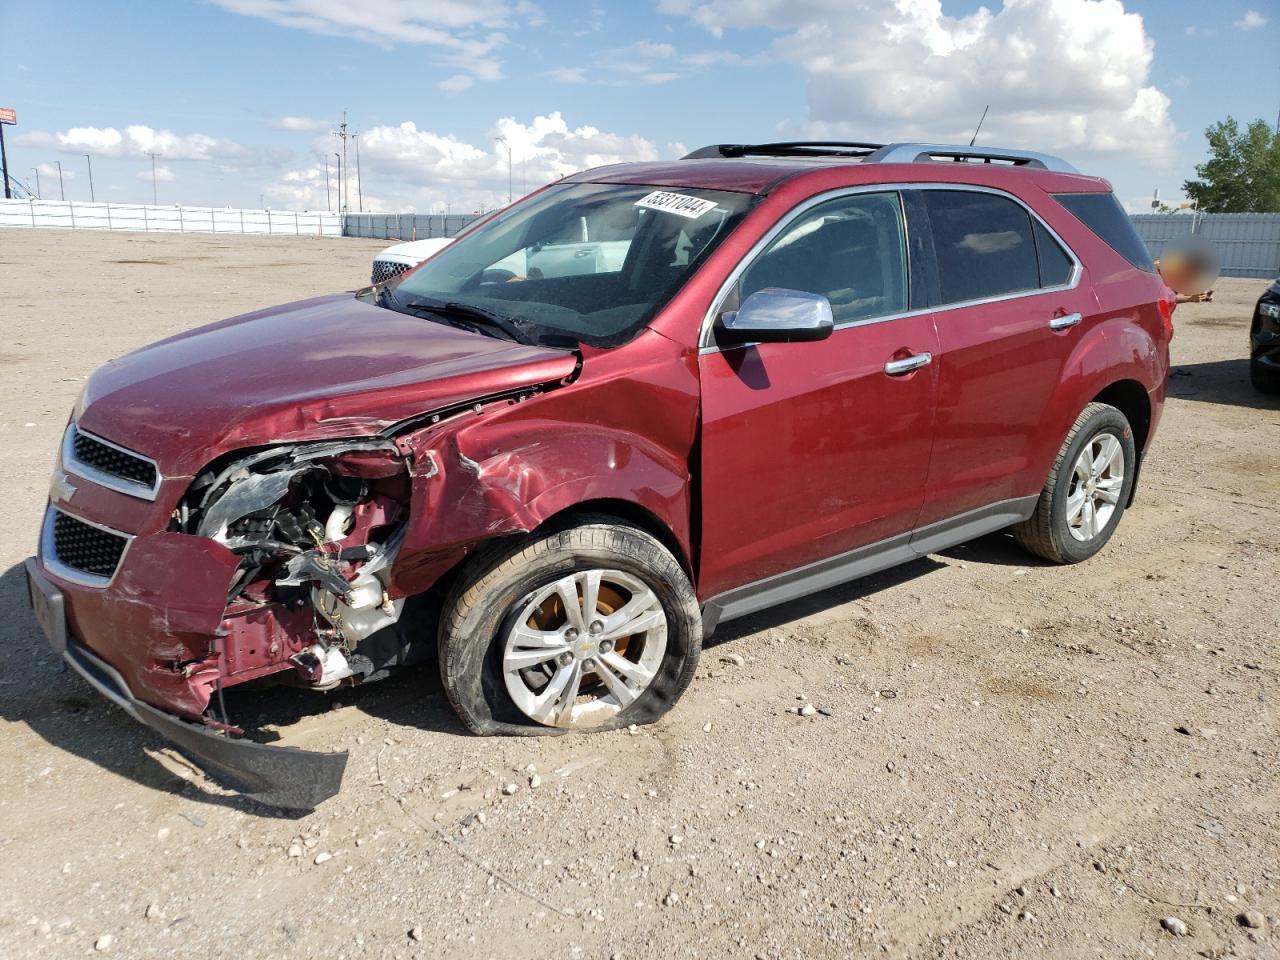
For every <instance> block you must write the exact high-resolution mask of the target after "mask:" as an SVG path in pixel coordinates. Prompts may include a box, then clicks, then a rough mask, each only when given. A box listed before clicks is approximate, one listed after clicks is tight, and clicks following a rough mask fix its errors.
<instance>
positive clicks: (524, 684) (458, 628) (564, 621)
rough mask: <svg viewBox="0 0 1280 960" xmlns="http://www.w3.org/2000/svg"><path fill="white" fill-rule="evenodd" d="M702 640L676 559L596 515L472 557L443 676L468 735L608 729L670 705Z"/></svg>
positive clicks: (447, 630) (453, 599)
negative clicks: (597, 520)
mask: <svg viewBox="0 0 1280 960" xmlns="http://www.w3.org/2000/svg"><path fill="white" fill-rule="evenodd" d="M701 645H702V618H701V613H700V611H699V608H698V603H697V599H696V598H695V596H694V593H693V588H692V586H691V585H690V584H689V579H688V577H687V576H685V572H684V570H683V569H682V568H681V567H680V564H679V563H678V562H677V561H676V559H675V557H673V556H672V555H671V552H670V551H669V550H667V549H666V548H665V547H664V546H663V545H662V544H661V543H660V542H658V541H657V540H656V539H655V538H653V537H652V536H650V535H649V534H647V533H645V532H644V531H642V530H639V529H637V528H635V527H630V526H625V525H623V524H618V523H613V522H609V521H604V520H601V521H599V522H585V523H583V524H582V525H580V526H576V527H572V528H569V529H566V530H562V531H559V532H556V533H551V534H547V535H544V536H541V537H539V538H537V539H535V540H533V541H531V542H530V541H525V542H522V543H519V544H499V545H497V546H496V547H494V548H493V549H492V550H490V551H487V552H485V553H482V554H480V555H479V556H477V558H476V559H475V560H474V561H473V562H472V563H471V564H469V565H468V567H467V568H466V569H465V570H464V571H463V573H462V576H461V577H460V578H459V582H458V583H457V585H456V586H455V587H454V590H453V591H452V593H451V595H450V597H449V599H448V600H447V601H446V607H445V612H444V616H443V617H442V619H441V624H440V672H441V677H442V679H443V682H444V688H445V692H446V693H447V694H448V696H449V700H450V702H451V703H452V704H453V707H454V709H455V710H456V711H457V712H458V716H459V717H460V718H461V719H462V722H463V723H464V724H465V725H466V726H467V728H468V729H470V730H471V731H472V732H473V733H479V734H496V733H508V734H535V733H550V732H555V731H565V730H609V729H614V728H616V727H619V726H626V725H629V724H632V723H637V724H640V723H650V722H652V721H653V720H656V719H657V718H658V717H659V716H661V715H662V714H663V713H665V712H666V711H667V710H668V709H670V707H671V706H672V704H674V703H675V701H676V699H677V698H678V697H679V696H680V694H681V693H683V692H684V689H685V687H687V686H688V685H689V681H690V680H691V679H692V678H693V672H694V669H695V668H696V666H697V663H698V653H699V651H700V649H701Z"/></svg>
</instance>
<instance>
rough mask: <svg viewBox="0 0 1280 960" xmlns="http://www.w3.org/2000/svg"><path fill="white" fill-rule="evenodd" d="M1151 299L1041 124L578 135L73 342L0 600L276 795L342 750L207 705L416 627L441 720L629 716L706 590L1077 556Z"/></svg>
mask: <svg viewBox="0 0 1280 960" xmlns="http://www.w3.org/2000/svg"><path fill="white" fill-rule="evenodd" d="M1168 297H1169V294H1168V292H1167V291H1166V290H1165V287H1164V285H1163V283H1162V282H1161V280H1160V278H1159V277H1158V276H1157V274H1156V273H1155V271H1154V269H1153V267H1152V263H1151V260H1150V258H1149V257H1148V256H1147V252H1146V250H1145V248H1144V247H1143V245H1142V243H1141V241H1140V240H1139V239H1138V238H1137V236H1136V234H1134V232H1133V230H1132V228H1131V227H1130V226H1129V223H1128V219H1127V218H1126V217H1125V216H1124V214H1123V212H1122V211H1121V209H1120V207H1119V205H1118V204H1117V202H1116V200H1115V198H1114V197H1113V196H1112V193H1111V190H1110V187H1109V186H1108V184H1107V183H1106V182H1105V181H1103V180H1100V179H1097V178H1094V177H1088V176H1082V175H1080V174H1078V173H1076V172H1075V171H1073V170H1072V169H1071V168H1070V167H1069V166H1067V165H1066V164H1065V163H1063V162H1062V161H1061V160H1058V159H1056V158H1054V157H1048V156H1043V155H1039V154H1030V153H1024V152H1016V151H1001V150H985V149H977V148H971V147H954V148H953V147H943V146H934V145H925V144H889V145H876V144H848V143H835V144H827V143H823V144H813V143H788V144H765V145H759V146H746V145H720V146H715V147H708V148H705V149H703V150H699V151H697V152H695V153H694V154H691V155H690V156H689V157H686V158H685V159H683V160H679V161H674V162H666V163H635V164H623V165H619V166H613V167H605V168H602V169H597V170H591V171H588V172H586V173H582V174H578V175H576V176H572V177H569V178H567V179H565V180H562V181H559V182H558V183H555V184H553V185H551V186H549V187H546V188H545V189H543V190H541V191H539V192H537V193H535V194H533V195H532V196H530V197H528V198H526V199H524V200H522V201H520V202H519V203H516V204H515V205H513V206H512V207H510V208H508V209H507V210H505V211H503V212H502V213H500V214H499V215H497V216H494V217H493V218H491V219H489V220H488V221H486V222H485V223H483V224H481V225H479V226H477V227H476V228H474V229H473V230H471V231H470V232H469V233H468V234H466V235H464V236H463V237H462V238H461V239H459V240H458V241H457V242H456V243H454V244H453V245H451V246H450V247H449V248H447V249H446V250H444V251H442V252H441V253H439V254H437V255H436V256H435V257H433V258H431V259H430V260H428V261H427V262H426V263H425V264H423V265H422V266H420V267H418V268H417V269H415V270H413V271H412V272H410V273H408V274H405V275H402V276H400V277H396V278H395V279H393V280H390V281H388V282H386V283H383V284H379V285H376V286H374V287H370V288H368V289H365V290H361V291H359V292H358V293H355V294H350V293H348V294H336V295H333V296H326V297H320V298H317V299H313V300H307V301H303V302H301V303H295V304H290V305H287V306H281V307H272V308H270V309H267V310H261V311H258V312H256V313H251V314H247V315H245V316H241V317H237V318H234V319H231V320H226V321H223V322H221V323H216V324H213V325H212V326H208V327H204V328H201V329H198V330H193V331H191V332H189V333H184V334H181V335H179V336H176V337H173V338H170V339H168V340H164V341H162V342H160V343H157V344H154V345H152V346H149V347H146V348H144V349H142V350H139V351H137V352H135V353H132V354H129V355H128V356H125V357H123V358H120V359H118V360H115V361H113V362H111V363H108V364H107V365H106V366H104V367H103V368H101V369H100V370H98V371H97V372H96V373H95V374H94V375H93V376H92V377H91V378H90V379H89V381H88V383H87V385H86V386H85V389H84V392H83V394H82V396H81V398H80V400H79V402H78V403H77V404H76V407H75V410H74V412H73V413H72V416H71V420H70V423H69V424H68V426H67V431H66V435H65V437H64V440H63V443H62V448H61V453H60V456H59V459H58V464H57V468H56V470H55V472H54V478H53V482H52V485H51V487H50V497H49V506H48V512H47V514H46V516H45V520H44V526H43V531H42V535H41V540H40V547H39V554H38V556H37V557H34V558H32V559H31V560H29V561H28V562H27V571H28V575H29V580H30V585H31V596H32V602H33V605H34V607H35V610H36V613H37V617H38V619H39V620H40V622H41V624H42V626H43V627H44V629H45V631H46V632H47V634H48V636H49V639H50V642H51V643H52V644H53V646H54V647H55V649H56V650H57V651H58V652H59V653H60V654H61V655H62V656H64V657H65V658H66V660H67V661H69V662H70V663H71V665H72V666H73V667H75V669H77V670H78V671H79V672H80V673H81V674H83V675H84V676H85V677H86V678H87V679H88V680H89V682H90V683H92V684H93V685H94V686H95V687H96V688H97V689H98V690H99V691H101V692H102V693H103V694H105V695H106V696H108V697H110V698H111V699H112V700H113V701H115V702H116V703H117V704H119V705H120V706H122V707H123V708H124V709H126V710H127V711H129V712H130V713H131V714H132V715H134V716H135V717H136V718H137V719H139V720H141V721H142V722H144V723H146V724H148V725H149V726H152V727H154V728H156V729H158V730H160V731H161V732H162V733H164V734H165V735H167V736H168V737H170V738H171V739H172V740H174V741H175V742H176V744H177V745H178V746H179V747H180V748H182V749H183V750H185V751H187V752H188V753H190V754H192V755H193V756H194V757H195V758H196V759H197V760H198V761H199V762H200V763H201V764H202V765H204V766H205V767H206V768H207V769H209V770H210V771H211V772H213V773H215V774H220V775H221V776H222V777H223V778H224V779H225V780H226V781H227V782H229V783H230V784H231V785H233V786H235V787H237V788H239V789H241V790H242V791H244V792H245V793H247V794H249V795H252V796H255V797H258V798H259V799H262V800H264V801H267V802H270V803H275V804H279V805H282V806H291V807H304V808H305V807H309V806H312V805H314V804H315V803H317V802H318V801H320V800H322V799H324V798H325V797H326V796H329V795H331V794H332V793H333V792H334V791H336V789H337V788H338V784H339V782H340V779H341V775H342V770H343V765H344V764H345V760H346V756H345V754H316V753H307V752H303V751H299V750H293V749H288V748H280V747H273V746H268V745H264V744H260V743H257V742H254V741H253V740H251V739H247V738H242V737H240V736H238V735H239V734H240V733H241V732H242V731H240V729H239V728H237V727H236V726H235V720H236V718H235V717H233V716H227V715H226V714H225V712H224V711H223V710H222V709H221V708H220V707H219V706H218V702H219V700H220V697H219V696H218V694H219V693H220V692H221V691H222V690H223V689H225V688H227V687H231V686H232V685H235V684H241V683H244V682H245V681H248V680H253V679H256V678H262V677H267V676H274V677H276V678H277V679H287V680H289V681H291V682H293V683H297V684H302V685H304V686H307V687H311V688H313V689H316V690H329V689H333V688H334V687H337V686H339V685H343V684H353V683H360V682H369V681H371V680H376V679H379V678H381V677H383V676H385V675H387V674H388V673H389V672H390V671H392V670H394V669H395V668H397V667H399V666H402V665H405V664H407V663H411V662H413V661H415V660H417V659H423V658H426V657H428V656H438V658H439V664H440V672H441V676H442V678H443V682H444V688H445V690H446V692H447V694H448V697H449V700H450V702H451V703H452V704H453V706H454V707H455V708H456V710H457V713H458V716H459V717H460V718H461V720H462V722H463V723H464V724H465V725H466V726H467V728H469V729H470V730H472V731H474V732H476V733H480V734H494V733H514V734H525V733H537V732H549V731H563V730H588V729H593V730H602V729H610V728H615V727H618V726H621V725H627V724H632V723H646V722H649V721H652V720H654V719H655V718H656V717H658V716H660V715H661V714H662V713H663V712H664V711H665V710H667V709H668V708H669V707H671V705H672V704H673V703H674V702H675V701H676V699H677V698H678V697H679V696H680V694H681V692H682V691H683V690H684V688H685V687H686V686H687V685H688V683H689V681H690V678H691V677H692V676H693V673H694V667H695V664H696V663H697V659H698V652H699V649H700V647H701V645H702V643H703V641H704V639H705V638H706V637H707V636H708V635H709V634H710V633H711V632H712V631H713V630H714V629H715V628H716V625H717V624H718V623H721V622H723V621H726V620H729V619H730V618H733V617H740V616H742V615H744V614H749V613H752V612H754V611H757V610H760V609H762V608H764V607H768V606H770V605H772V604H776V603H780V602H782V601H785V600H789V599H791V598H794V597H797V596H800V595H802V594H806V593H809V592H812V591H815V590H820V589H822V588H825V587H828V586H830V585H832V584H836V583H839V582H842V581H847V580H850V579H853V578H856V577H859V576H862V575H865V574H868V573H871V572H873V571H876V570H880V569H883V568H885V567H889V566H891V565H894V564H898V563H903V562H905V561H909V560H912V559H914V558H917V557H919V556H921V555H923V554H927V553H930V552H933V551H937V550H941V549H944V548H946V547H949V546H951V545H954V544H956V543H959V542H961V541H964V540H967V539H970V538H972V537H976V536H979V535H981V534H985V533H989V532H992V531H996V530H1001V529H1004V528H1009V529H1011V530H1012V531H1013V534H1014V536H1015V537H1016V538H1017V540H1018V541H1019V542H1020V543H1022V544H1023V546H1025V547H1026V548H1028V549H1029V550H1031V551H1032V552H1034V553H1036V554H1038V555H1040V556H1042V557H1045V558H1048V559H1050V560H1053V561H1057V562H1063V563H1070V562H1075V561H1080V560H1084V559H1086V558H1088V557H1090V556H1092V555H1093V554H1094V553H1096V552H1097V551H1098V550H1099V549H1100V548H1101V547H1102V546H1103V544H1105V543H1106V542H1107V540H1108V538H1109V537H1110V536H1111V535H1112V533H1113V532H1114V531H1115V529H1116V525H1117V524H1118V523H1119V521H1120V517H1121V515H1122V513H1123V512H1124V510H1125V507H1126V505H1128V504H1129V502H1130V501H1131V498H1132V497H1133V492H1134V483H1135V480H1136V479H1137V476H1138V469H1139V467H1140V465H1141V462H1142V457H1143V454H1144V453H1145V451H1146V450H1147V449H1148V447H1149V445H1150V443H1151V438H1152V435H1153V434H1154V432H1155V428H1156V423H1157V421H1158V419H1159V416H1160V411H1161V407H1162V404H1163V401H1164V392H1165V380H1166V375H1167V370H1168V344H1169V339H1170V336H1171V327H1170V323H1169V315H1170V314H1169V311H1170V306H1171V304H1170V301H1169V300H1168V299H1167V298H1168Z"/></svg>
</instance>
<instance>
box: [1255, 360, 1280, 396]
mask: <svg viewBox="0 0 1280 960" xmlns="http://www.w3.org/2000/svg"><path fill="white" fill-rule="evenodd" d="M1249 382H1250V383H1252V384H1253V389H1255V390H1257V391H1258V392H1259V393H1280V372H1277V371H1275V370H1273V369H1269V368H1267V367H1265V366H1263V365H1262V364H1261V363H1259V362H1258V361H1257V360H1250V361H1249Z"/></svg>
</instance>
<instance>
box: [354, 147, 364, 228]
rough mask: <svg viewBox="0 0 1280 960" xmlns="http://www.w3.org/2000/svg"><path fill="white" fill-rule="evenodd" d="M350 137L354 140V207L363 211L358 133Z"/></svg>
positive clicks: (362, 185) (362, 186)
mask: <svg viewBox="0 0 1280 960" xmlns="http://www.w3.org/2000/svg"><path fill="white" fill-rule="evenodd" d="M351 139H352V140H354V141H355V142H356V209H358V210H359V211H360V212H361V213H364V184H363V183H361V181H360V134H358V133H353V134H352V135H351Z"/></svg>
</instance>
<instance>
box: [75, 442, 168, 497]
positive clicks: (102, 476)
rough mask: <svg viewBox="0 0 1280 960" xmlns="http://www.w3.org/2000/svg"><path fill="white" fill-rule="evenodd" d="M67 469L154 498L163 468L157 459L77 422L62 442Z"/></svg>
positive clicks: (100, 482) (122, 491)
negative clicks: (95, 433)
mask: <svg viewBox="0 0 1280 960" xmlns="http://www.w3.org/2000/svg"><path fill="white" fill-rule="evenodd" d="M62 466H63V469H66V470H70V471H71V472H72V473H76V474H79V475H80V476H82V477H84V478H85V479H87V480H92V481H93V482H94V483H97V484H99V485H101V486H104V487H108V488H110V489H112V490H117V491H119V492H120V493H127V494H129V496H132V497H140V498H142V499H143V500H154V499H155V495H156V490H157V489H158V488H159V486H160V471H159V469H158V468H157V467H156V463H155V461H154V460H152V459H150V458H149V457H144V456H143V455H142V454H140V453H134V452H133V451H132V450H126V449H125V448H124V447H122V446H120V445H119V444H115V443H112V442H111V441H110V440H104V439H103V438H102V437H98V436H95V435H93V434H92V433H86V432H85V431H83V430H80V429H79V428H78V427H77V426H76V425H75V424H74V423H73V424H71V425H70V426H69V427H68V428H67V434H66V437H64V438H63V441H62Z"/></svg>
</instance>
